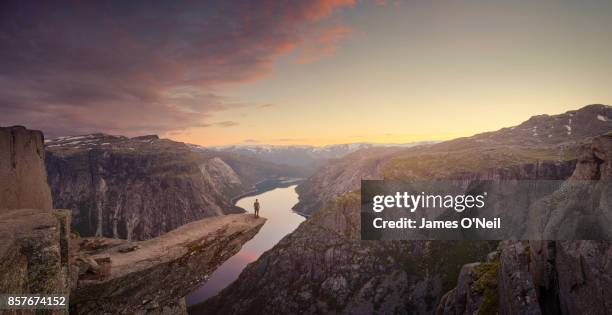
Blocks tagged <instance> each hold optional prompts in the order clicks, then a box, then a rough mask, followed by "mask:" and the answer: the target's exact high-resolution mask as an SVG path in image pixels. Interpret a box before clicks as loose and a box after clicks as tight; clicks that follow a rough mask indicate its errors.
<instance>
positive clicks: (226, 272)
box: [187, 186, 305, 305]
mask: <svg viewBox="0 0 612 315" xmlns="http://www.w3.org/2000/svg"><path fill="white" fill-rule="evenodd" d="M295 187H296V186H290V187H286V188H276V189H274V190H271V191H267V192H264V193H262V194H259V195H255V196H250V197H246V198H242V199H240V200H238V202H237V203H236V205H237V206H238V207H241V208H243V209H245V210H247V211H249V212H252V208H253V202H254V201H255V199H256V198H257V199H259V202H260V203H261V213H260V215H261V216H263V217H265V218H266V219H267V222H266V224H265V225H264V226H263V227H262V228H261V230H260V231H259V233H257V235H256V236H255V237H253V239H251V240H250V241H249V242H248V243H246V244H245V245H244V246H243V247H242V249H241V250H240V251H239V252H238V253H237V254H236V255H234V256H233V257H232V258H230V259H228V260H227V261H226V262H225V263H223V265H221V267H219V268H218V269H217V270H216V271H215V272H214V273H213V274H212V276H211V277H210V279H208V281H207V282H206V283H205V284H204V285H203V286H202V287H200V288H199V289H197V290H196V291H194V292H192V293H191V294H190V295H188V296H187V305H194V304H197V303H201V302H203V301H205V300H206V299H208V298H209V297H211V296H214V295H216V294H217V293H219V292H220V291H221V290H223V289H224V288H225V287H227V286H228V285H229V284H230V283H232V282H233V281H234V280H236V279H237V278H238V275H240V272H242V270H243V269H244V268H245V267H246V266H247V265H248V264H249V263H251V262H253V261H255V260H257V258H259V256H260V255H261V254H262V253H263V252H265V251H267V250H269V249H271V248H272V247H273V246H274V245H276V244H277V243H278V242H279V241H280V240H281V239H282V238H283V237H285V235H287V234H289V233H291V232H293V231H294V230H295V229H296V228H297V227H298V225H299V224H300V223H301V222H302V221H304V220H305V219H304V217H302V216H300V215H299V214H297V213H295V212H293V211H291V207H293V206H294V205H295V204H296V203H297V202H298V195H297V193H296V192H295Z"/></svg>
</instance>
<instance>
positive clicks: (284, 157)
mask: <svg viewBox="0 0 612 315" xmlns="http://www.w3.org/2000/svg"><path fill="white" fill-rule="evenodd" d="M430 143H433V142H431V141H422V142H413V143H405V144H379V143H367V142H358V143H345V144H333V145H327V146H321V147H317V146H309V145H227V146H211V147H202V146H197V145H191V148H192V149H193V150H196V151H221V152H232V153H238V154H246V155H254V156H256V157H257V158H259V159H261V160H264V161H269V162H273V163H277V164H285V165H291V166H299V167H303V168H305V169H306V170H308V171H314V170H315V169H316V168H318V167H319V166H321V165H322V164H323V163H324V162H326V161H328V160H331V159H339V158H342V157H344V156H346V155H348V154H350V153H353V152H355V151H358V150H362V149H369V148H373V147H380V146H386V147H387V146H397V147H413V146H416V145H421V144H430Z"/></svg>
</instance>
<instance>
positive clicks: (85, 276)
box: [70, 214, 265, 314]
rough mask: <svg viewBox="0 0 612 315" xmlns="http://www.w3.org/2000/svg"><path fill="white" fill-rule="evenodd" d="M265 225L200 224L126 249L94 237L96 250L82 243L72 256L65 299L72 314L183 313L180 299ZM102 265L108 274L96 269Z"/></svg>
mask: <svg viewBox="0 0 612 315" xmlns="http://www.w3.org/2000/svg"><path fill="white" fill-rule="evenodd" d="M264 222H265V219H263V218H255V217H253V216H252V215H249V214H234V215H227V216H219V217H214V218H209V219H204V220H199V221H195V222H191V223H189V224H186V225H183V226H181V227H179V228H178V229H175V230H172V231H170V232H168V233H166V234H164V235H162V236H159V237H156V238H153V239H150V240H146V241H141V242H135V243H132V244H130V246H131V250H129V251H124V249H125V248H126V247H125V246H123V245H122V242H121V241H119V242H117V241H113V240H109V241H108V242H110V243H106V241H104V240H100V239H97V241H96V242H97V243H98V245H99V246H95V247H93V248H92V247H91V246H87V245H91V244H90V242H86V244H81V245H85V246H82V247H81V248H80V250H79V251H76V252H74V253H73V257H72V262H73V265H74V267H73V268H72V271H73V273H78V275H75V276H73V277H74V278H77V279H78V280H77V281H78V282H77V285H76V287H75V288H74V289H73V290H72V294H71V297H70V303H71V313H75V314H91V313H108V314H133V313H147V314H149V313H159V314H162V313H164V312H166V313H168V312H176V311H177V310H180V309H182V310H183V312H184V305H185V304H184V301H183V300H182V298H183V297H184V296H185V295H187V294H188V293H189V292H191V291H192V290H193V289H195V288H196V287H197V286H199V285H201V283H202V281H205V280H206V279H207V278H208V277H209V276H210V274H211V273H212V272H213V271H214V270H215V269H216V268H217V267H218V266H219V265H221V264H222V263H223V262H224V261H225V260H227V259H228V258H230V257H231V256H232V255H234V254H235V253H236V252H238V250H240V248H241V247H242V244H244V243H245V242H247V241H248V240H250V239H251V238H252V237H253V236H254V235H255V234H257V232H258V231H259V229H260V228H261V226H262V225H263V224H264ZM135 245H136V246H135ZM134 246H135V247H134ZM90 260H91V261H94V262H88V261H90ZM84 264H85V265H86V266H85V268H83V265H84ZM103 265H106V266H107V267H108V271H107V272H102V271H99V269H102V268H103V267H102V266H103ZM90 269H97V270H90ZM94 276H95V277H94ZM164 308H165V309H164Z"/></svg>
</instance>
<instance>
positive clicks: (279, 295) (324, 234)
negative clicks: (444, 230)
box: [190, 194, 494, 314]
mask: <svg viewBox="0 0 612 315" xmlns="http://www.w3.org/2000/svg"><path fill="white" fill-rule="evenodd" d="M359 205H360V204H359V195H357V194H349V195H345V196H343V197H340V198H337V199H336V200H335V201H334V202H332V203H331V204H329V205H328V206H327V207H325V208H324V209H322V210H321V211H318V212H317V213H315V214H314V215H313V216H312V217H311V218H309V219H308V220H307V221H306V222H305V223H303V224H302V225H300V227H299V228H298V229H297V230H296V231H295V232H293V233H292V234H290V235H288V236H287V237H285V238H284V239H283V240H281V242H279V244H277V245H276V246H275V247H274V248H273V249H272V250H270V251H267V252H266V253H264V254H263V255H262V256H261V257H260V258H259V259H258V260H257V261H256V262H254V263H252V264H250V265H249V266H247V267H246V268H245V269H244V271H243V272H242V274H241V275H240V277H239V278H238V280H236V281H235V282H234V283H233V284H231V285H230V286H229V287H227V288H226V289H224V290H223V291H222V292H221V293H220V294H219V295H217V296H216V297H213V298H211V299H209V300H207V301H206V302H204V303H203V304H199V305H197V306H194V307H193V308H191V309H190V313H193V314H295V313H300V314H325V313H340V314H372V313H382V314H387V313H400V314H402V313H404V314H405V313H409V312H413V313H432V312H433V311H435V309H436V307H437V301H438V299H439V297H440V296H441V295H442V294H443V293H444V292H446V291H447V290H448V289H450V288H451V287H452V285H453V284H454V281H455V279H456V277H457V274H458V273H459V270H460V268H461V266H462V265H463V264H464V263H465V262H466V261H470V260H469V259H470V257H483V258H484V257H485V255H486V253H488V252H490V251H491V250H492V249H493V248H494V244H490V243H488V242H480V243H478V244H476V243H470V242H424V241H423V242H368V241H361V240H360V232H359Z"/></svg>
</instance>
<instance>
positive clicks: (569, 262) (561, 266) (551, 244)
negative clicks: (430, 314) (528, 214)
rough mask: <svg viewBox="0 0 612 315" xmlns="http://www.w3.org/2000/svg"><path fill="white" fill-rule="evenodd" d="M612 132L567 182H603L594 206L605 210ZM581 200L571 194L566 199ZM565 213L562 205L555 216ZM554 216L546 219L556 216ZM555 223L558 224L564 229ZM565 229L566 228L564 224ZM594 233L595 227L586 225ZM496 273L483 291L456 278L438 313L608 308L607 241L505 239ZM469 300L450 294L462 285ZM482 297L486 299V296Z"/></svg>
mask: <svg viewBox="0 0 612 315" xmlns="http://www.w3.org/2000/svg"><path fill="white" fill-rule="evenodd" d="M611 166H612V134H610V133H608V134H606V135H602V136H600V137H596V138H594V139H593V140H592V142H591V143H590V144H588V145H585V146H584V147H583V150H582V152H581V153H580V158H579V159H578V163H577V166H576V168H575V170H574V172H573V174H572V176H571V177H570V178H569V179H568V180H567V184H571V185H581V183H580V182H579V181H578V182H574V181H576V180H599V181H602V183H601V185H602V186H601V187H598V186H595V188H597V189H599V188H600V189H603V191H602V193H601V194H599V196H600V199H599V200H596V203H597V204H599V205H601V206H602V207H608V208H607V209H608V210H607V211H609V205H610V196H612V191H610V189H612V187H610V184H609V181H610V180H612V173H611V172H610V169H611ZM572 198H574V199H576V198H578V199H579V198H580V196H570V197H569V199H570V200H571V199H572ZM564 211H565V206H564V205H563V204H561V205H560V206H559V207H558V208H557V209H555V212H561V214H563V212H564ZM558 215H559V214H558V213H552V214H551V215H550V217H552V218H554V217H555V216H558ZM564 224H565V223H559V224H558V225H564ZM565 225H567V224H565ZM589 228H590V229H597V224H591V225H589ZM496 256H499V259H498V260H497V261H496V262H494V263H495V264H496V268H495V271H494V272H493V273H492V274H491V275H489V276H488V283H489V284H490V286H489V287H487V291H485V290H484V289H482V288H480V289H478V288H476V287H475V285H474V281H473V278H461V277H459V279H458V284H457V287H456V288H455V289H453V291H451V292H449V293H448V294H447V295H446V296H445V298H443V300H442V303H440V306H439V308H438V313H439V314H472V313H473V312H474V311H479V310H481V309H486V308H488V307H490V305H491V304H495V305H496V306H497V308H495V309H494V311H498V312H499V313H500V314H607V313H608V312H609V310H610V307H612V303H611V302H610V301H612V291H611V290H610V288H611V287H612V268H611V267H610V266H612V243H611V242H608V241H589V240H582V241H523V242H516V241H507V242H502V243H501V244H500V246H499V249H498V250H497V254H496ZM466 286H467V287H470V288H471V290H469V291H466V292H468V293H467V294H466V296H467V299H471V300H477V301H479V302H477V303H474V304H472V305H471V306H470V307H468V306H467V304H465V302H464V301H465V300H466V298H465V297H464V298H463V299H459V298H456V297H455V296H454V294H453V292H456V291H458V290H460V289H459V288H461V287H466ZM485 295H488V297H486V296H485Z"/></svg>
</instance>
